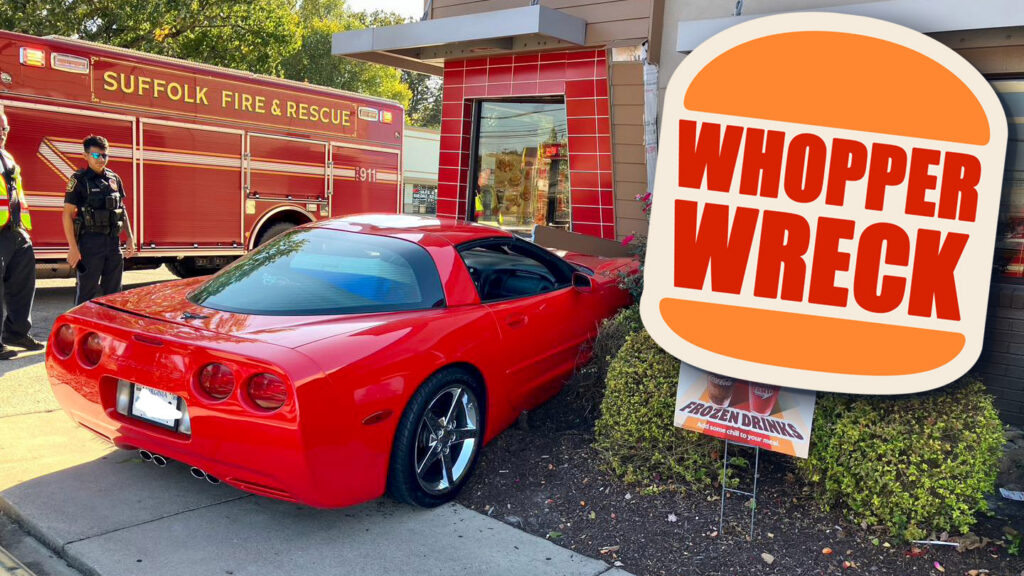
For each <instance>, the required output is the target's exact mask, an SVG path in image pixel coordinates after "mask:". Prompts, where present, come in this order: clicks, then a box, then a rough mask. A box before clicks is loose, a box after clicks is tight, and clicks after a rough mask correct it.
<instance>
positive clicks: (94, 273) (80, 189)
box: [64, 136, 135, 304]
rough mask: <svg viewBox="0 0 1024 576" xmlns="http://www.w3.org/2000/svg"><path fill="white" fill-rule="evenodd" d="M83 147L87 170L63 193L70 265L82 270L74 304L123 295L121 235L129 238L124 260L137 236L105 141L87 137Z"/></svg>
mask: <svg viewBox="0 0 1024 576" xmlns="http://www.w3.org/2000/svg"><path fill="white" fill-rule="evenodd" d="M82 147H83V148H84V149H85V161H86V163H87V164H88V165H89V167H88V168H83V169H81V170H79V171H78V172H75V173H74V174H73V175H72V176H71V179H70V180H69V181H68V188H67V192H66V193H65V194H64V236H65V238H67V241H68V264H70V265H71V267H72V268H75V269H76V270H77V271H78V285H77V286H76V287H75V304H81V303H82V302H86V301H88V300H91V299H93V298H95V297H96V296H102V295H106V294H113V293H114V292H119V291H120V290H121V273H122V272H123V271H124V257H122V254H121V232H122V231H127V233H128V246H127V249H126V253H125V254H124V256H127V257H128V258H131V257H132V256H133V255H134V254H135V237H134V236H133V235H132V228H131V225H130V224H129V222H128V213H127V211H125V209H124V185H123V184H122V183H121V177H120V176H118V175H117V174H115V173H114V172H113V171H112V170H109V169H107V167H106V166H107V158H108V156H107V149H108V145H107V139H106V138H104V137H102V136H89V137H88V138H86V139H85V140H84V141H83V142H82Z"/></svg>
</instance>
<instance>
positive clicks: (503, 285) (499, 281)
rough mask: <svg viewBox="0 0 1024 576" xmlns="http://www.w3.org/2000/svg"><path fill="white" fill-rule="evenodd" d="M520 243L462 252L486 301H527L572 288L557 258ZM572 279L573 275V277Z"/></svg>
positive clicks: (486, 245)
mask: <svg viewBox="0 0 1024 576" xmlns="http://www.w3.org/2000/svg"><path fill="white" fill-rule="evenodd" d="M531 248H532V247H531V246H529V245H527V244H523V243H519V242H516V241H511V240H509V241H495V242H489V243H483V244H474V245H471V246H467V247H465V248H464V249H462V250H460V254H461V255H462V260H463V262H465V264H466V269H467V270H468V271H469V275H470V277H471V278H472V279H473V284H474V285H476V289H477V293H479V295H480V300H481V301H482V302H495V301H498V300H508V299H510V298H524V297H527V296H534V295H536V294H543V293H544V292H550V291H552V290H556V289H559V288H562V287H565V286H566V285H568V283H569V281H570V280H571V278H567V277H566V272H565V271H564V270H563V269H562V268H563V267H562V266H560V265H559V262H558V261H557V259H556V258H554V257H551V259H548V258H545V254H543V251H541V253H537V252H534V251H533V250H531ZM570 276H571V275H570Z"/></svg>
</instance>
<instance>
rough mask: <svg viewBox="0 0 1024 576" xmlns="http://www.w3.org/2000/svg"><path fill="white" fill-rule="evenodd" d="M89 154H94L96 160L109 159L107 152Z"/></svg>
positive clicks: (91, 154)
mask: <svg viewBox="0 0 1024 576" xmlns="http://www.w3.org/2000/svg"><path fill="white" fill-rule="evenodd" d="M89 156H92V157H93V159H95V160H106V159H107V155H106V154H101V153H100V152H90V153H89Z"/></svg>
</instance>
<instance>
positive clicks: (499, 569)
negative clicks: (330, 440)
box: [0, 364, 628, 576]
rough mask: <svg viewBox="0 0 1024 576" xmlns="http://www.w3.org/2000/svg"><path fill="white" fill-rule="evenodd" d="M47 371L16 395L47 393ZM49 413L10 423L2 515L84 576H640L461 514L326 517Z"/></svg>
mask: <svg viewBox="0 0 1024 576" xmlns="http://www.w3.org/2000/svg"><path fill="white" fill-rule="evenodd" d="M41 368H42V366H41V365H39V364H37V365H35V366H32V367H28V368H23V369H21V370H16V371H14V372H12V373H9V374H8V375H7V376H6V377H5V382H4V383H5V385H6V384H8V383H12V384H13V383H14V382H16V381H17V382H22V381H25V380H28V381H30V382H31V383H30V384H28V385H26V387H28V388H33V389H36V391H37V392H39V393H41V391H40V390H39V387H40V383H39V382H38V380H39V378H40V376H41V374H40V372H41ZM19 388H24V387H21V386H19ZM40 402H41V403H40V404H39V406H38V407H37V408H36V410H38V411H31V412H29V413H15V414H10V413H8V414H0V437H2V438H5V442H4V445H2V446H0V512H3V513H4V514H5V515H6V516H8V517H9V518H11V519H13V520H14V521H15V522H17V523H18V524H19V525H20V526H21V527H22V528H23V529H24V530H25V531H27V532H28V533H29V534H31V535H32V536H33V537H35V538H36V539H38V540H39V541H40V542H42V543H43V544H45V545H46V546H47V547H48V548H50V549H51V550H53V551H54V552H56V553H57V554H58V555H59V556H60V557H62V558H63V559H64V560H66V561H67V562H68V564H70V566H71V567H72V568H74V569H76V570H78V571H80V572H81V573H82V574H83V575H84V576H92V575H98V576H119V575H124V576H137V575H138V574H146V575H147V576H164V575H166V576H171V575H174V576H177V575H179V574H181V573H182V572H183V571H187V572H189V573H194V574H204V575H206V574H209V575H218V574H220V575H224V574H230V575H234V576H245V575H253V576H257V575H258V576H266V575H268V574H303V575H309V576H315V575H320V574H323V575H328V574H330V575H336V574H352V573H358V574H361V575H365V576H373V575H378V574H380V575H385V574H388V575H390V574H422V575H430V574H437V575H438V576H442V575H443V576H458V575H463V574H465V575H469V574H473V575H475V574H495V575H509V576H513V575H515V576H522V575H524V574H530V575H533V574H538V575H552V576H554V575H572V576H597V575H607V576H628V575H627V573H626V572H623V571H621V570H619V569H614V568H611V567H610V566H608V565H607V564H606V563H604V562H602V561H600V560H595V559H592V558H587V557H585V556H581V555H579V554H576V553H575V552H572V551H569V550H566V549H564V548H560V547H558V546H556V545H554V544H552V543H551V542H548V541H546V540H544V539H541V538H537V537H535V536H532V535H529V534H527V533H525V532H522V531H520V530H517V529H515V528H512V527H511V526H508V525H506V524H504V523H502V522H500V521H498V520H495V519H493V518H489V517H487V516H484V515H482V514H479V513H477V512H474V511H472V510H469V509H468V508H465V507H463V506H460V505H458V504H449V505H447V506H442V507H440V508H436V509H433V510H421V509H415V508H411V507H408V506H404V505H399V504H396V503H394V502H391V501H390V500H387V499H381V500H376V501H373V502H369V503H366V504H363V505H361V506H357V507H354V508H345V509H340V510H317V509H313V508H308V507H305V506H299V505H295V504H289V503H286V502H279V501H276V500H271V499H267V498H263V497H259V496H253V495H250V494H247V493H245V492H240V491H238V490H235V489H233V488H230V487H228V486H224V485H217V486H214V485H211V484H209V483H207V482H205V481H202V480H196V479H195V478H192V476H191V475H190V474H189V473H188V468H187V467H186V466H184V465H183V464H181V463H178V462H171V463H170V464H168V465H167V467H165V468H159V467H157V466H156V465H154V464H150V463H146V462H143V461H142V460H141V459H140V458H139V457H138V455H137V454H136V453H134V452H127V451H121V450H114V451H111V450H110V448H109V445H107V444H105V443H104V442H102V441H101V440H99V439H97V438H95V437H93V436H92V435H91V434H90V433H89V432H87V431H85V430H83V429H81V428H79V427H77V426H75V425H74V424H73V423H72V422H71V420H70V418H68V417H67V416H66V415H64V414H63V413H62V412H60V411H53V409H52V405H48V403H47V402H42V401H40ZM50 402H52V400H50ZM15 412H21V411H19V410H15ZM13 574H18V576H22V574H19V573H18V572H13ZM0 575H2V576H8V575H7V574H4V573H3V572H2V571H0Z"/></svg>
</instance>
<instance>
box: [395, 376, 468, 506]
mask: <svg viewBox="0 0 1024 576" xmlns="http://www.w3.org/2000/svg"><path fill="white" fill-rule="evenodd" d="M479 398H480V396H479V394H478V392H477V382H476V380H475V379H474V378H473V376H472V375H471V374H469V373H468V372H466V371H464V370H460V369H448V370H444V371H442V372H438V373H437V374H434V375H433V376H431V377H430V378H428V379H427V381H426V382H424V383H423V385H422V386H420V388H419V390H417V391H416V393H415V394H414V395H413V397H412V399H411V400H410V401H409V404H408V405H407V406H406V408H405V412H404V413H403V414H402V421H401V422H400V423H399V424H398V430H397V431H396V433H395V444H394V447H393V448H392V450H391V467H390V470H389V472H388V493H389V494H390V495H391V497H392V498H394V499H396V500H399V501H401V502H406V503H408V504H414V505H416V506H423V507H427V508H430V507H434V506H439V505H441V504H444V503H445V502H449V501H451V500H452V499H454V498H455V496H457V495H458V493H459V490H461V489H462V487H463V486H464V485H465V483H466V481H467V480H468V479H469V475H470V473H471V472H472V471H473V467H474V466H475V465H476V460H477V456H478V455H479V452H480V446H481V445H482V444H483V434H484V426H483V416H484V413H483V409H482V407H481V405H480V401H479Z"/></svg>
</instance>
